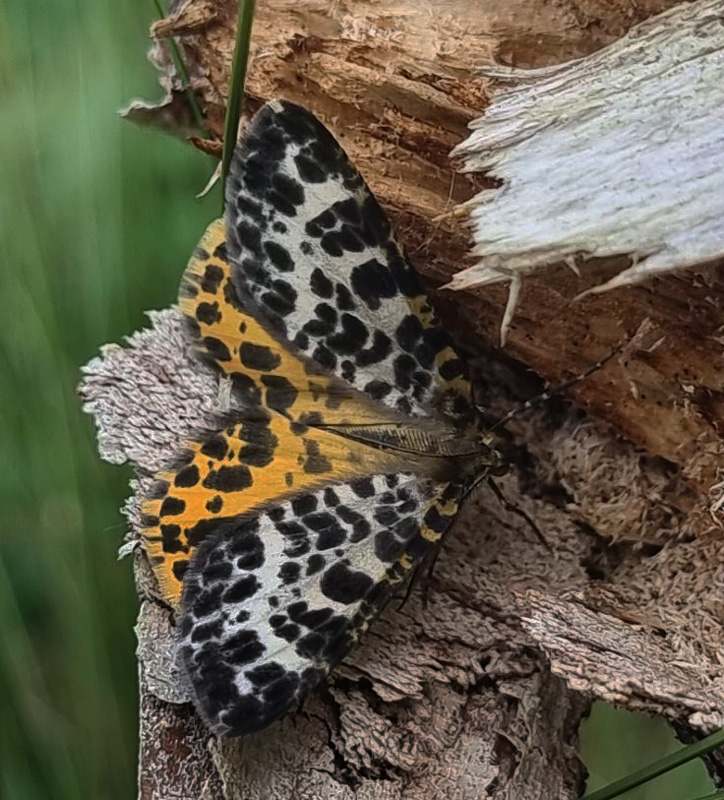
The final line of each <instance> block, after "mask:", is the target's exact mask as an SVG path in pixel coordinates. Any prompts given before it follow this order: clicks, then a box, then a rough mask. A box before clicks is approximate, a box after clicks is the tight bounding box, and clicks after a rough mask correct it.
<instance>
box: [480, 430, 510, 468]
mask: <svg viewBox="0 0 724 800" xmlns="http://www.w3.org/2000/svg"><path fill="white" fill-rule="evenodd" d="M477 441H478V463H479V466H480V471H481V472H482V471H485V472H487V473H488V474H489V475H505V473H506V472H507V471H508V459H507V458H506V457H505V455H504V453H503V447H504V442H503V440H502V439H501V438H500V437H499V436H497V435H496V434H495V433H494V432H493V431H491V430H489V429H487V428H478V432H477Z"/></svg>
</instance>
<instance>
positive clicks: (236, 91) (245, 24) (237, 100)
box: [221, 0, 256, 192]
mask: <svg viewBox="0 0 724 800" xmlns="http://www.w3.org/2000/svg"><path fill="white" fill-rule="evenodd" d="M255 5H256V3H255V0H240V2H239V21H238V23H237V26H236V45H235V47H234V63H233V65H232V68H231V80H230V82H229V99H228V101H227V105H226V119H225V120H224V152H223V156H222V159H221V188H222V192H224V189H225V187H226V176H227V175H228V174H229V167H230V166H231V157H232V155H233V153H234V147H235V145H236V134H237V131H238V129H239V117H240V116H241V102H242V98H243V92H244V83H245V81H246V66H247V63H248V61H249V44H250V42H251V26H252V22H253V21H254V7H255Z"/></svg>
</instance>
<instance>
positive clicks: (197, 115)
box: [153, 0, 208, 136]
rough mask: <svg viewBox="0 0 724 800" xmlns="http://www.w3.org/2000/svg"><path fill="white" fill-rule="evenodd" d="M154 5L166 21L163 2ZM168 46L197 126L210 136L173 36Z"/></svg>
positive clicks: (155, 1) (156, 1)
mask: <svg viewBox="0 0 724 800" xmlns="http://www.w3.org/2000/svg"><path fill="white" fill-rule="evenodd" d="M153 3H154V5H155V6H156V11H157V12H158V16H159V18H160V19H164V18H165V16H166V12H165V11H164V10H163V6H162V5H161V0H153ZM168 46H169V49H170V50H171V58H172V59H173V63H174V66H175V67H176V71H177V72H178V74H179V75H180V76H181V81H182V83H183V86H184V91H185V92H186V97H187V98H188V101H189V106H191V111H192V113H193V115H194V120H195V121H196V124H197V125H198V126H199V128H201V130H202V131H203V133H204V135H205V136H207V135H208V131H207V130H206V127H205V122H204V112H203V111H202V110H201V106H200V105H199V104H198V101H197V100H196V95H195V94H194V93H193V92H192V91H191V79H190V78H189V71H188V70H187V69H186V64H184V60H183V57H182V56H181V51H180V50H179V47H178V45H177V44H176V40H175V39H174V38H173V36H169V37H168Z"/></svg>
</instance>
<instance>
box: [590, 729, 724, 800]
mask: <svg viewBox="0 0 724 800" xmlns="http://www.w3.org/2000/svg"><path fill="white" fill-rule="evenodd" d="M722 745H724V731H717V732H716V733H712V734H711V736H707V737H705V738H704V739H702V740H701V741H700V742H696V743H695V744H690V745H687V746H686V747H682V748H681V750H677V751H676V752H675V753H670V754H669V755H668V756H664V758H660V759H659V760H658V761H654V762H653V763H651V764H649V765H648V766H646V767H644V768H643V769H640V770H638V771H636V772H632V773H631V774H630V775H627V776H626V777H624V778H620V779H619V780H617V781H614V782H613V783H609V784H608V786H603V787H602V788H600V789H597V790H596V791H595V792H591V793H590V794H587V795H584V796H583V798H582V800H612V798H614V797H618V796H619V795H621V794H623V793H624V792H627V791H628V790H629V789H634V788H636V787H637V786H640V785H641V784H642V783H646V782H647V781H650V780H652V779H653V778H656V777H658V776H659V775H663V774H664V773H665V772H669V771H671V770H672V769H675V768H676V767H680V766H681V765H682V764H686V763H687V762H688V761H692V760H693V759H695V758H699V757H700V756H704V755H706V754H707V753H710V752H711V751H712V750H716V748H717V747H721V746H722ZM717 796H718V795H712V800H713V798H715V797H717Z"/></svg>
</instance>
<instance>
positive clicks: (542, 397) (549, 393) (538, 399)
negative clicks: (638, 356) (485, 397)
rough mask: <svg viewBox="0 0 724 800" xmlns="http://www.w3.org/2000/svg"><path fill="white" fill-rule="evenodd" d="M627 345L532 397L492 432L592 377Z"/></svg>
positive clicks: (498, 423) (500, 420)
mask: <svg viewBox="0 0 724 800" xmlns="http://www.w3.org/2000/svg"><path fill="white" fill-rule="evenodd" d="M625 344H626V343H622V344H620V345H619V346H618V347H616V349H615V350H612V351H611V352H610V353H609V354H608V355H606V356H604V357H603V358H601V359H599V360H598V361H596V363H595V364H593V365H592V366H590V367H588V369H586V370H585V371H584V372H582V373H581V374H580V375H576V377H575V378H571V380H569V381H566V382H565V383H562V384H560V385H559V386H556V387H554V388H553V389H546V390H545V391H543V392H541V393H540V394H537V395H536V396H535V397H531V398H530V399H529V400H526V401H525V402H524V403H521V404H520V405H519V406H516V407H515V408H513V409H511V410H510V411H509V412H508V413H507V414H506V415H505V416H503V417H501V418H500V419H499V420H498V421H497V422H495V423H493V425H492V426H491V428H490V431H491V432H492V431H494V430H495V429H496V428H499V427H500V426H501V425H505V424H506V422H509V421H510V420H511V419H513V417H517V416H518V415H519V414H522V413H523V412H524V411H529V410H530V409H531V408H533V407H534V406H535V405H537V404H538V403H543V402H545V401H546V400H550V398H551V397H553V396H554V395H557V394H560V393H561V392H565V391H566V389H570V388H571V386H575V385H576V384H577V383H580V382H581V381H584V380H586V378H588V377H589V376H590V375H593V373H594V372H598V370H599V369H601V368H602V367H605V366H606V364H608V362H609V361H610V360H611V359H612V358H613V357H614V356H617V355H618V354H619V353H621V351H622V350H623V349H624V346H625Z"/></svg>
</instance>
